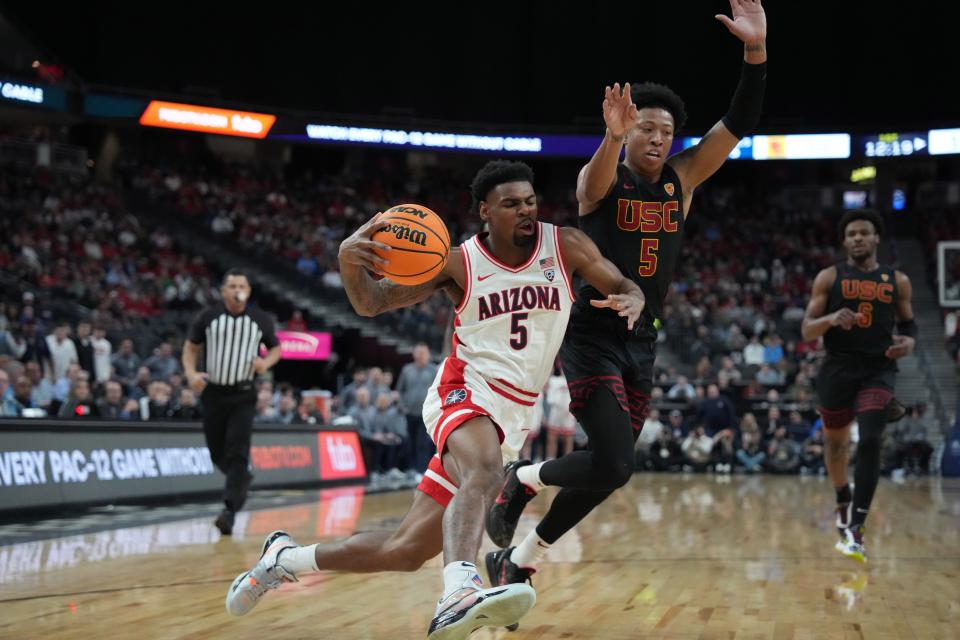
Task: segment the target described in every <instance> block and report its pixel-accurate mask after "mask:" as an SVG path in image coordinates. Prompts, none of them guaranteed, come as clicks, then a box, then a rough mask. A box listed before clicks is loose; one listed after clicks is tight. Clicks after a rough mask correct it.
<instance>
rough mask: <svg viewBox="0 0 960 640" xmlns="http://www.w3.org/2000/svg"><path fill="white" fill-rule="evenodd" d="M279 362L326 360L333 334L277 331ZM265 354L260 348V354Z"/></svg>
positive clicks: (331, 344) (264, 349)
mask: <svg viewBox="0 0 960 640" xmlns="http://www.w3.org/2000/svg"><path fill="white" fill-rule="evenodd" d="M277 340H279V341H280V359H281V360H328V359H330V349H331V348H332V346H333V334H330V333H327V332H324V331H282V330H281V331H277ZM266 352H267V350H266V348H265V347H263V346H261V347H260V354H261V355H263V354H265V353H266Z"/></svg>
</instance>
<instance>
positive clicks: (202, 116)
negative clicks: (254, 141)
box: [140, 100, 277, 139]
mask: <svg viewBox="0 0 960 640" xmlns="http://www.w3.org/2000/svg"><path fill="white" fill-rule="evenodd" d="M276 121H277V117H276V116H275V115H272V114H269V113H253V112H251V111H234V110H232V109H218V108H216V107H201V106H198V105H195V104H182V103H179V102H163V101H162V100H151V101H150V104H148V105H147V108H146V109H145V110H144V112H143V115H141V116H140V124H142V125H144V126H148V127H162V128H164V129H179V130H181V131H198V132H200V133H217V134H220V135H224V136H240V137H243V138H258V139H261V138H265V137H266V136H267V133H269V132H270V129H271V127H273V123H274V122H276Z"/></svg>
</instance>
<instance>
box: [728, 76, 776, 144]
mask: <svg viewBox="0 0 960 640" xmlns="http://www.w3.org/2000/svg"><path fill="white" fill-rule="evenodd" d="M766 87H767V63H766V62H762V63H760V64H748V63H746V62H744V63H743V69H742V70H741V72H740V83H739V84H738V85H737V90H736V91H735V92H734V93H733V99H732V100H731V101H730V109H729V110H727V115H725V116H723V124H724V126H725V127H726V128H727V129H729V130H730V133H732V134H733V135H735V136H737V137H738V138H742V137H744V136H745V135H747V134H748V133H750V132H751V131H753V129H754V128H755V127H756V126H757V123H758V122H760V111H761V110H762V108H763V94H764V91H765V90H766Z"/></svg>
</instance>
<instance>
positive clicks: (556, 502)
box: [537, 489, 613, 544]
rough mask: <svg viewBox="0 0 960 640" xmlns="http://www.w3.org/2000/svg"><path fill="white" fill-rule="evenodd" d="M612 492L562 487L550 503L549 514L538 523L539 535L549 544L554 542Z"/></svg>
mask: <svg viewBox="0 0 960 640" xmlns="http://www.w3.org/2000/svg"><path fill="white" fill-rule="evenodd" d="M611 493H613V491H588V490H585V489H561V490H560V491H559V492H558V493H557V497H556V498H554V499H553V502H552V503H551V504H550V509H549V510H548V511H547V515H545V516H544V517H543V520H541V521H540V524H538V525H537V535H538V536H540V538H542V539H543V541H544V542H546V543H547V544H553V543H554V542H556V541H557V540H559V539H560V536H562V535H563V534H565V533H566V532H567V531H569V530H570V529H573V528H574V527H575V526H576V525H577V523H579V522H580V521H581V520H583V519H584V518H586V517H587V514H589V513H590V512H591V511H593V508H594V507H596V506H597V505H598V504H600V503H601V502H603V501H604V500H606V499H607V496H609V495H610V494H611Z"/></svg>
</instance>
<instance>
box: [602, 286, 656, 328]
mask: <svg viewBox="0 0 960 640" xmlns="http://www.w3.org/2000/svg"><path fill="white" fill-rule="evenodd" d="M646 304H647V300H646V298H644V297H643V296H637V295H633V294H630V293H611V294H610V295H608V296H607V297H606V298H604V299H603V300H591V301H590V306H592V307H598V308H604V307H606V308H609V309H613V310H614V311H617V312H618V313H617V315H618V316H620V317H621V318H626V319H627V329H629V330H630V331H633V325H634V323H635V322H636V321H637V319H639V318H640V314H641V313H643V308H644V307H645V306H646Z"/></svg>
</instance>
